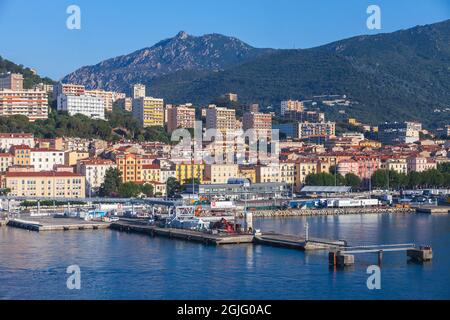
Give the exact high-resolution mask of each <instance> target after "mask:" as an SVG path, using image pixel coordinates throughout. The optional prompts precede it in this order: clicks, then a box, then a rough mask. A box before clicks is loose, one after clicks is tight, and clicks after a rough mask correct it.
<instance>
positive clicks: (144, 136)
mask: <svg viewBox="0 0 450 320" xmlns="http://www.w3.org/2000/svg"><path fill="white" fill-rule="evenodd" d="M107 119H108V121H104V120H93V119H91V118H89V117H86V116H84V115H80V114H77V115H75V116H69V115H68V114H67V113H66V112H59V111H56V110H54V109H50V110H49V117H48V119H47V120H38V121H36V122H29V121H28V118H27V117H25V116H21V115H16V116H12V117H0V132H26V133H33V134H34V135H35V136H36V137H42V138H55V137H79V138H99V139H103V140H107V141H117V140H119V139H120V138H127V139H137V140H140V141H161V142H165V143H169V142H170V136H169V135H168V134H167V133H166V132H165V130H164V128H163V127H148V128H143V127H142V126H141V125H140V124H139V122H138V121H137V120H136V119H135V118H133V117H132V115H131V113H130V112H126V111H123V110H120V109H118V108H114V110H113V112H112V113H108V114H107Z"/></svg>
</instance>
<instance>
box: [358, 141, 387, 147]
mask: <svg viewBox="0 0 450 320" xmlns="http://www.w3.org/2000/svg"><path fill="white" fill-rule="evenodd" d="M359 146H360V147H363V148H372V149H380V148H381V146H382V144H381V142H379V141H374V140H363V141H361V142H360V143H359Z"/></svg>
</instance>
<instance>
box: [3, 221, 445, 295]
mask: <svg viewBox="0 0 450 320" xmlns="http://www.w3.org/2000/svg"><path fill="white" fill-rule="evenodd" d="M306 221H307V222H308V224H309V230H310V235H311V236H317V237H326V238H334V239H345V240H347V241H348V242H349V244H350V245H363V244H390V243H410V242H412V243H416V244H429V245H432V247H433V251H434V259H433V261H432V262H429V263H424V264H416V263H411V262H408V261H407V259H406V253H404V252H400V253H385V254H384V260H383V266H382V269H381V289H380V290H369V289H368V288H367V284H366V282H367V278H368V276H369V275H368V274H367V273H366V269H367V267H368V266H370V265H373V264H376V263H377V256H376V255H375V254H363V255H357V256H356V257H355V259H356V264H355V266H354V267H351V268H347V269H345V270H333V269H330V267H329V266H328V258H327V254H328V253H327V252H307V253H305V252H301V251H296V250H291V249H282V248H274V247H269V246H262V245H251V244H243V245H230V246H219V247H215V246H205V245H203V244H197V243H191V242H185V241H180V240H171V239H165V238H152V237H149V236H146V235H138V234H128V233H121V232H118V231H112V230H96V231H69V232H48V233H37V232H29V231H25V230H21V229H13V228H9V227H3V228H0V299H102V300H104V299H450V216H448V215H442V216H431V215H403V214H397V215H389V214H382V215H376V214H373V215H351V216H350V215H349V216H327V217H308V218H273V219H272V218H270V219H256V220H255V226H256V228H260V229H262V230H264V231H277V232H284V233H290V234H303V232H304V231H303V230H304V224H305V222H306ZM70 265H78V266H79V267H80V269H81V289H80V290H69V289H68V288H67V285H66V281H67V278H68V277H69V276H70V275H69V274H67V273H66V268H67V267H68V266H70Z"/></svg>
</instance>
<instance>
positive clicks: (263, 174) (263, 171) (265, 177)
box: [255, 164, 280, 183]
mask: <svg viewBox="0 0 450 320" xmlns="http://www.w3.org/2000/svg"><path fill="white" fill-rule="evenodd" d="M255 168H256V183H268V182H279V181H280V166H279V165H278V164H271V165H267V166H262V165H258V166H256V167H255Z"/></svg>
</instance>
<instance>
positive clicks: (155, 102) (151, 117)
mask: <svg viewBox="0 0 450 320" xmlns="http://www.w3.org/2000/svg"><path fill="white" fill-rule="evenodd" d="M133 116H134V117H135V118H137V119H138V120H139V121H140V123H141V124H142V125H143V126H144V127H155V126H156V127H163V126H164V100H163V99H156V98H152V97H144V98H138V99H134V100H133Z"/></svg>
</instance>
